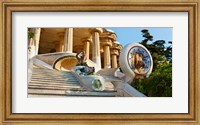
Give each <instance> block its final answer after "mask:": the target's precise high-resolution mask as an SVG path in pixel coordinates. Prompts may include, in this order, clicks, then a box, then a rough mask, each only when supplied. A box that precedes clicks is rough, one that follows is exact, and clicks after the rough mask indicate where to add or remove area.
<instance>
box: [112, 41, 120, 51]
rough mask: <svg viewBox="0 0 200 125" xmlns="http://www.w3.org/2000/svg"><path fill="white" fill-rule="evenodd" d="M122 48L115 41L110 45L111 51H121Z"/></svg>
mask: <svg viewBox="0 0 200 125" xmlns="http://www.w3.org/2000/svg"><path fill="white" fill-rule="evenodd" d="M122 48H123V47H122V45H121V44H120V43H119V42H117V41H115V42H113V43H112V49H116V50H121V49H122Z"/></svg>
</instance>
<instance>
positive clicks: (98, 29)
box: [89, 28, 103, 34]
mask: <svg viewBox="0 0 200 125" xmlns="http://www.w3.org/2000/svg"><path fill="white" fill-rule="evenodd" d="M89 31H90V33H94V32H98V33H99V34H101V33H102V32H103V29H102V28H89Z"/></svg>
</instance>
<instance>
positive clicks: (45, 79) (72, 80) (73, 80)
mask: <svg viewBox="0 0 200 125" xmlns="http://www.w3.org/2000/svg"><path fill="white" fill-rule="evenodd" d="M38 80H40V81H59V82H65V81H69V82H77V81H78V80H77V79H68V78H66V79H57V78H52V79H50V78H32V80H31V81H38Z"/></svg>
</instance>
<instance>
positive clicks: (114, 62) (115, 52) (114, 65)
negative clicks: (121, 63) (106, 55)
mask: <svg viewBox="0 0 200 125" xmlns="http://www.w3.org/2000/svg"><path fill="white" fill-rule="evenodd" d="M111 55H112V68H117V56H118V55H119V52H118V50H116V49H112V51H111Z"/></svg>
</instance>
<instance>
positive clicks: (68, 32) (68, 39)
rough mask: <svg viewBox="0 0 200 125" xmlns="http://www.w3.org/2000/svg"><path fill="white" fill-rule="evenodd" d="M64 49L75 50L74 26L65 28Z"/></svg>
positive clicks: (66, 50) (70, 51)
mask: <svg viewBox="0 0 200 125" xmlns="http://www.w3.org/2000/svg"><path fill="white" fill-rule="evenodd" d="M64 51H65V52H69V53H72V52H73V28H66V29H65V36H64Z"/></svg>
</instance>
